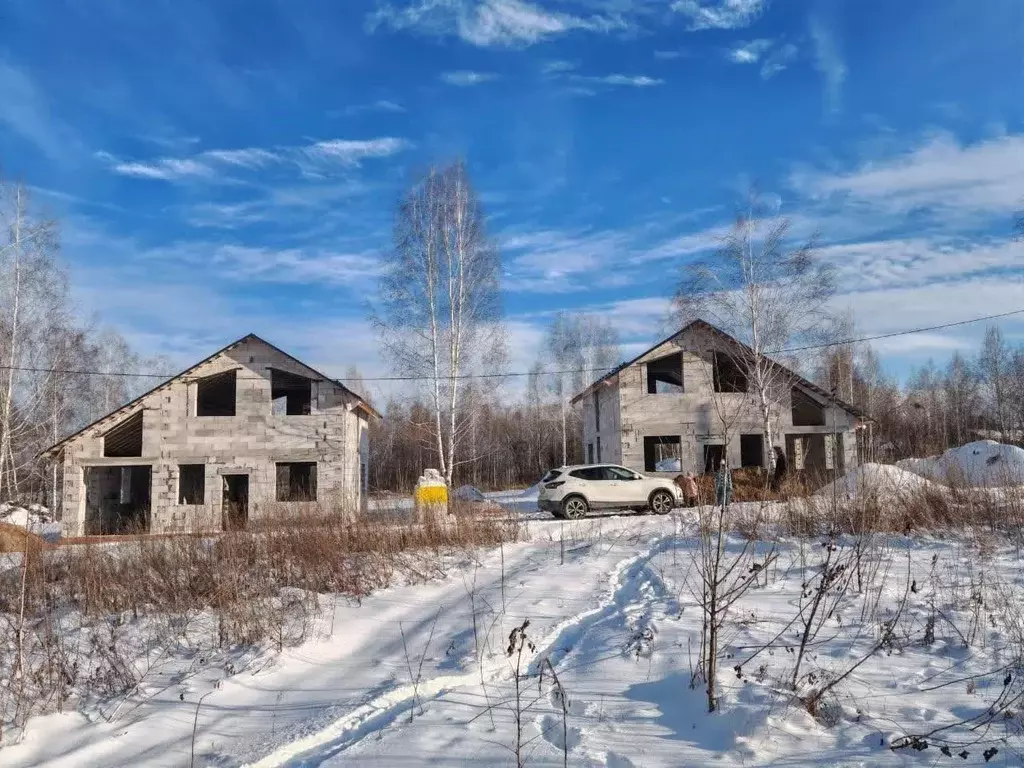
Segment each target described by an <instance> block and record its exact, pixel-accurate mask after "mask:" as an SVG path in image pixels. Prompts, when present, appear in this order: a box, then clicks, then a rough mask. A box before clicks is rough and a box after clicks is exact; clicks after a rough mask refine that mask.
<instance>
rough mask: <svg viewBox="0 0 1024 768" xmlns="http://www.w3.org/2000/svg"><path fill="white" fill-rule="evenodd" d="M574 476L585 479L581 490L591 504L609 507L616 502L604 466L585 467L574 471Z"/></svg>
mask: <svg viewBox="0 0 1024 768" xmlns="http://www.w3.org/2000/svg"><path fill="white" fill-rule="evenodd" d="M572 476H573V477H575V478H577V479H579V480H582V481H583V482H582V483H580V485H581V488H580V490H581V491H582V492H583V495H584V496H586V497H587V501H588V502H589V503H590V506H592V507H608V506H613V505H614V504H615V503H616V501H615V498H614V489H613V488H612V487H611V484H610V483H609V482H608V480H607V475H606V474H605V471H604V467H584V468H583V469H577V470H575V471H574V472H572Z"/></svg>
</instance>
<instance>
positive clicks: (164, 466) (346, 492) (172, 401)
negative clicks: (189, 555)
mask: <svg viewBox="0 0 1024 768" xmlns="http://www.w3.org/2000/svg"><path fill="white" fill-rule="evenodd" d="M270 368H276V369H278V370H282V371H286V372H289V373H294V374H297V375H299V376H304V377H309V378H315V377H317V374H316V373H315V372H314V371H311V370H310V369H308V368H306V367H305V366H303V365H301V364H299V363H297V362H296V361H294V360H291V359H290V358H288V357H287V356H285V355H282V354H281V353H279V352H278V351H277V350H274V349H273V348H271V347H269V346H268V345H265V344H263V343H261V342H259V341H258V340H255V339H248V340H246V341H244V342H242V343H240V344H238V345H236V346H235V347H232V348H231V349H230V350H228V351H226V352H224V353H222V354H220V355H219V356H217V357H215V358H213V359H211V360H209V361H207V362H206V363H204V364H203V365H202V366H201V367H199V368H197V369H196V370H194V371H192V372H190V374H189V375H188V376H187V377H185V378H179V379H175V380H173V381H171V382H169V383H168V384H167V385H166V386H163V387H161V388H160V389H158V390H156V391H155V392H153V393H151V394H150V395H148V396H147V397H145V398H144V399H143V400H142V401H140V402H139V403H138V404H137V405H136V406H134V407H133V408H132V409H131V410H128V411H125V412H124V413H123V414H119V415H118V416H117V417H116V418H111V419H108V420H104V421H102V422H100V423H98V424H97V425H96V426H94V427H93V428H91V429H90V430H88V431H87V432H85V433H83V434H81V435H79V436H78V437H76V438H74V439H73V440H71V441H70V442H69V443H67V444H66V446H65V447H64V487H63V504H64V510H65V513H64V518H63V527H64V533H65V535H68V536H72V535H83V534H84V532H85V515H86V509H85V497H86V493H85V491H86V489H85V484H84V480H83V471H82V468H83V466H85V465H88V464H90V463H97V462H99V463H104V460H103V434H104V433H105V432H106V431H108V430H109V429H110V428H111V427H113V426H114V425H116V424H118V423H120V422H121V421H123V420H124V419H126V418H128V417H129V416H131V415H132V414H133V413H135V412H137V411H138V410H139V409H141V410H142V411H143V450H142V454H143V456H142V458H140V459H126V460H124V461H125V463H141V462H145V463H151V464H152V468H153V475H152V477H153V480H152V482H153V485H152V509H151V531H152V532H154V533H160V532H167V531H181V530H208V529H219V528H220V526H221V512H220V510H221V505H222V501H223V493H222V486H223V480H222V477H223V475H225V474H247V475H248V476H249V517H250V519H252V520H258V519H259V518H260V517H261V516H265V515H267V514H272V513H273V514H276V513H277V512H278V511H279V510H280V509H281V508H282V505H281V504H280V503H278V502H277V501H276V488H277V477H276V468H275V463H276V462H289V461H315V462H316V463H317V500H318V502H319V504H320V505H321V506H322V507H324V506H329V507H331V508H332V509H336V510H338V511H339V512H341V511H345V512H353V513H354V512H355V511H356V510H358V507H359V504H360V501H361V498H360V489H361V484H360V482H359V480H360V478H359V470H360V456H359V439H360V434H361V432H362V431H363V430H365V429H366V419H365V417H364V416H363V415H362V414H361V413H359V412H357V411H355V410H354V406H355V405H356V404H357V399H356V398H355V397H353V396H352V395H351V394H349V393H347V392H346V391H345V390H343V389H341V388H340V387H338V386H336V385H334V384H332V383H330V382H326V381H320V382H318V383H316V382H315V383H314V384H313V400H314V402H313V406H312V411H313V412H312V413H311V414H309V415H302V416H284V415H274V414H273V413H272V405H271V373H270V370H269V369H270ZM229 370H236V371H237V374H236V375H237V380H236V409H235V415H234V416H195V415H194V413H195V390H196V380H197V379H200V378H205V377H207V376H211V375H214V374H217V373H223V372H225V371H229ZM116 461H117V460H113V459H107V460H105V462H107V463H109V462H116ZM182 464H203V465H205V466H206V474H205V502H204V504H203V505H195V506H193V505H179V504H178V503H177V502H178V467H179V465H182ZM290 506H292V507H294V509H295V511H296V512H303V511H308V510H309V507H310V505H309V504H305V505H303V504H299V503H295V504H293V505H290Z"/></svg>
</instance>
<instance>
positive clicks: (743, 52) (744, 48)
mask: <svg viewBox="0 0 1024 768" xmlns="http://www.w3.org/2000/svg"><path fill="white" fill-rule="evenodd" d="M797 53H799V51H798V49H797V47H796V46H795V45H793V44H792V43H785V44H783V45H779V44H777V43H776V41H774V40H771V39H769V38H760V39H757V40H750V41H748V42H743V43H740V44H738V45H736V46H734V47H733V48H730V49H728V50H727V51H726V52H725V55H726V58H728V59H729V61H731V62H733V63H734V64H758V63H760V64H761V77H762V78H763V79H765V80H769V79H771V78H772V77H774V76H775V75H777V74H779V72H781V71H782V70H784V69H785V68H786V67H787V66H789V64H790V62H792V61H793V59H795V58H796V56H797Z"/></svg>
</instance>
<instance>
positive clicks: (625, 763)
mask: <svg viewBox="0 0 1024 768" xmlns="http://www.w3.org/2000/svg"><path fill="white" fill-rule="evenodd" d="M604 759H605V765H607V766H608V768H636V763H634V762H633V761H632V760H630V759H629V758H628V757H625V756H624V755H620V754H619V753H618V752H608V753H607V754H606V755H605V758H604Z"/></svg>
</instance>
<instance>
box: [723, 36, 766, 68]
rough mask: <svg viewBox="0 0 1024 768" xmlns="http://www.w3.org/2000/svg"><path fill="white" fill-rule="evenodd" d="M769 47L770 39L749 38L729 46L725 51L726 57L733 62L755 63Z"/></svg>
mask: <svg viewBox="0 0 1024 768" xmlns="http://www.w3.org/2000/svg"><path fill="white" fill-rule="evenodd" d="M771 47H772V41H771V40H770V39H767V38H761V39H760V40H751V41H749V42H746V43H740V44H739V45H737V46H736V47H734V48H730V49H729V50H728V51H727V52H726V57H727V58H728V59H729V60H730V61H731V62H733V63H734V64H756V63H757V62H758V61H760V60H761V57H762V56H763V55H764V54H765V53H767V52H768V49H769V48H771Z"/></svg>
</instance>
